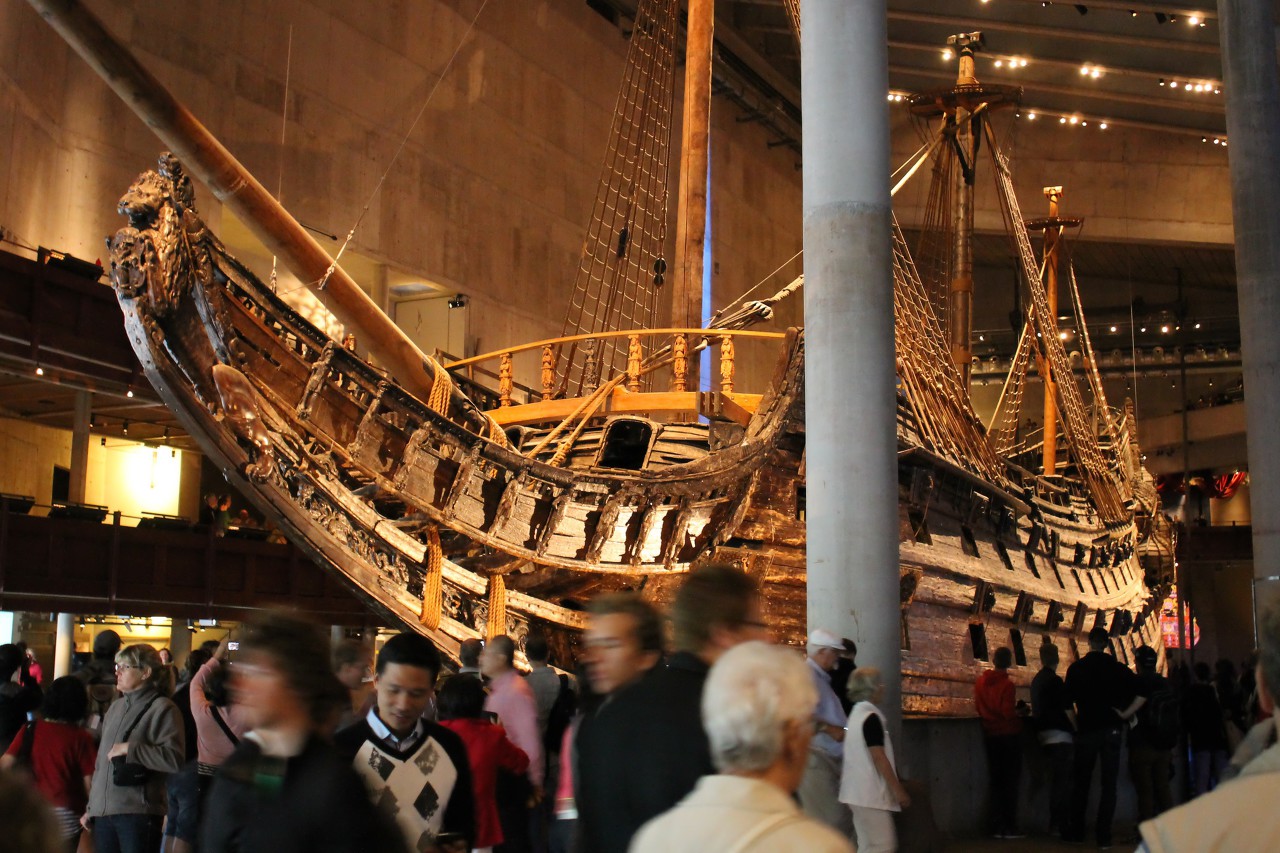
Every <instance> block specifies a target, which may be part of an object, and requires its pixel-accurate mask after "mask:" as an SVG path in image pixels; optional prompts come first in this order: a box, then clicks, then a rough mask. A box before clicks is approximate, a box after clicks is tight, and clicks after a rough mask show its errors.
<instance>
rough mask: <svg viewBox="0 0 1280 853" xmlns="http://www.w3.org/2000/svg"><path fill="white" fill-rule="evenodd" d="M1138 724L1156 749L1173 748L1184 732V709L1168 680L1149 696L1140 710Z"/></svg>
mask: <svg viewBox="0 0 1280 853" xmlns="http://www.w3.org/2000/svg"><path fill="white" fill-rule="evenodd" d="M1138 724H1139V725H1140V726H1142V733H1143V735H1144V736H1145V737H1146V739H1147V742H1148V743H1149V744H1151V745H1152V746H1154V747H1155V748H1156V749H1172V748H1173V747H1175V746H1177V745H1178V735H1179V734H1181V732H1182V710H1181V708H1180V706H1179V702H1178V697H1177V696H1176V695H1174V692H1173V688H1172V687H1170V686H1169V683H1168V682H1167V681H1166V682H1164V683H1163V684H1161V685H1160V687H1159V688H1157V689H1156V691H1155V692H1154V693H1152V694H1151V695H1150V696H1148V697H1147V701H1146V702H1145V703H1143V705H1142V708H1141V709H1139V711H1138Z"/></svg>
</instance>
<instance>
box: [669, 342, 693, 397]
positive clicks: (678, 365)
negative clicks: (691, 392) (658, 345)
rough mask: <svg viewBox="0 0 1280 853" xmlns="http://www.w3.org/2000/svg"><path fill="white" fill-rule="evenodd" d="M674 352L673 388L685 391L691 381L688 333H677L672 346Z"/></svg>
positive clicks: (672, 365) (672, 367)
mask: <svg viewBox="0 0 1280 853" xmlns="http://www.w3.org/2000/svg"><path fill="white" fill-rule="evenodd" d="M671 351H672V353H673V356H672V359H673V360H672V362H671V390H672V391H684V390H685V386H686V384H687V383H688V381H689V338H688V336H686V335H676V339H675V342H674V343H673V344H672V346H671Z"/></svg>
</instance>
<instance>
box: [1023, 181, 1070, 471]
mask: <svg viewBox="0 0 1280 853" xmlns="http://www.w3.org/2000/svg"><path fill="white" fill-rule="evenodd" d="M1044 194H1045V197H1046V198H1048V199H1049V217H1048V218H1047V219H1033V220H1030V221H1028V222H1027V230H1028V231H1041V230H1042V231H1044V268H1045V282H1044V286H1045V298H1046V300H1047V301H1048V303H1049V313H1050V315H1051V316H1052V317H1053V319H1054V324H1053V328H1052V330H1051V331H1052V332H1053V334H1055V335H1056V334H1058V323H1057V319H1058V247H1059V245H1060V243H1061V238H1060V235H1061V232H1062V229H1064V228H1074V227H1076V226H1078V225H1080V223H1081V222H1083V221H1084V220H1082V219H1064V218H1062V217H1060V216H1059V215H1058V202H1060V201H1061V200H1062V187H1045V188H1044ZM1036 366H1037V369H1038V370H1039V371H1040V378H1041V380H1042V381H1043V384H1044V446H1043V451H1042V459H1043V464H1044V475H1045V476H1046V477H1052V476H1054V475H1055V474H1057V473H1058V404H1057V396H1058V389H1057V377H1055V376H1054V375H1053V369H1052V368H1051V367H1050V366H1049V360H1048V359H1047V358H1045V357H1044V355H1043V353H1041V355H1039V356H1037V357H1036ZM1067 381H1073V380H1072V379H1071V378H1070V377H1067Z"/></svg>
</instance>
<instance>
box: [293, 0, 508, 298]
mask: <svg viewBox="0 0 1280 853" xmlns="http://www.w3.org/2000/svg"><path fill="white" fill-rule="evenodd" d="M488 5H489V0H482V2H481V3H480V8H478V9H476V13H475V14H474V15H472V16H471V23H469V24H467V28H466V29H465V30H464V31H463V33H462V37H461V38H459V39H458V45H457V47H455V48H454V49H453V55H452V56H450V57H449V61H448V62H446V63H445V65H444V70H443V71H441V72H440V76H439V77H437V78H436V82H435V83H434V84H432V86H431V90H430V91H429V92H427V97H426V98H424V99H423V101H422V106H421V107H419V108H418V114H417V115H416V116H414V117H413V122H412V123H410V125H409V129H408V130H406V131H405V132H404V135H403V136H401V137H400V145H399V146H398V147H397V148H396V150H395V153H394V154H392V155H391V159H390V160H388V161H387V167H386V168H385V169H384V170H383V171H382V177H380V178H378V183H377V184H376V185H375V186H374V188H373V192H371V193H369V198H368V200H367V201H366V202H365V203H364V207H362V208H360V212H359V213H358V214H357V215H356V221H355V223H354V224H353V225H352V226H351V230H350V231H348V232H347V236H346V239H344V240H343V241H342V245H341V246H339V247H338V252H337V254H335V255H334V256H333V262H332V263H330V264H329V268H328V269H327V270H325V273H324V275H323V276H321V278H320V282H319V285H318V286H317V290H320V291H323V290H324V289H325V286H326V285H327V284H328V283H329V277H330V276H331V275H333V271H334V270H336V269H337V268H338V261H340V260H341V259H342V255H343V253H344V252H346V251H347V246H349V245H350V244H351V241H352V240H354V239H355V236H356V231H357V230H359V228H360V223H362V222H364V218H365V216H366V215H368V213H369V208H370V207H372V206H373V201H374V199H376V198H377V197H378V193H380V192H382V185H383V184H385V183H386V182H387V178H388V177H389V176H390V175H391V170H392V169H393V168H394V167H395V165H396V161H397V160H399V159H400V155H401V154H402V153H404V148H405V146H406V145H408V144H409V139H410V137H412V136H413V131H414V129H415V128H417V126H418V122H420V121H422V117H423V116H424V115H426V112H427V107H428V106H429V105H430V104H431V99H432V98H434V97H435V94H436V90H437V89H439V88H440V84H441V83H442V82H444V78H445V77H446V76H448V74H449V70H450V69H451V68H453V63H454V62H455V61H457V59H458V56H459V54H461V53H462V46H463V45H464V44H466V43H467V38H468V37H469V36H470V35H471V31H472V30H473V29H475V26H476V21H478V20H480V15H481V13H482V12H484V8H485V6H488Z"/></svg>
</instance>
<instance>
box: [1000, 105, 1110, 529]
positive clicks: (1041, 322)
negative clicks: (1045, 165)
mask: <svg viewBox="0 0 1280 853" xmlns="http://www.w3.org/2000/svg"><path fill="white" fill-rule="evenodd" d="M985 129H986V133H987V141H988V146H987V147H988V150H989V151H990V152H991V159H992V162H993V163H994V165H995V175H996V188H997V191H998V195H999V197H1000V202H1001V210H1002V212H1003V213H1004V217H1005V224H1006V226H1007V227H1008V228H1009V229H1010V232H1011V233H1012V234H1013V235H1014V240H1015V243H1016V245H1017V249H1018V262H1019V265H1020V268H1021V272H1022V276H1023V278H1024V279H1025V281H1026V284H1027V287H1028V289H1029V292H1030V295H1031V305H1030V310H1029V312H1028V315H1029V317H1030V318H1031V321H1032V325H1033V327H1034V328H1035V331H1036V334H1037V335H1038V338H1037V340H1038V341H1039V342H1040V347H1041V350H1042V351H1043V352H1044V354H1045V356H1046V360H1047V361H1048V364H1049V369H1050V370H1051V371H1052V373H1053V375H1054V376H1061V377H1063V378H1064V381H1061V382H1058V383H1056V386H1057V403H1058V411H1059V413H1060V414H1061V415H1062V425H1063V433H1064V434H1065V436H1066V439H1067V444H1068V446H1069V448H1070V450H1071V453H1072V455H1073V457H1074V458H1075V460H1076V462H1077V463H1078V465H1079V469H1080V475H1081V479H1082V480H1083V482H1084V484H1085V486H1086V488H1088V490H1089V496H1090V497H1091V498H1092V500H1093V503H1094V505H1095V506H1096V507H1097V508H1098V512H1099V514H1100V515H1101V516H1102V518H1103V519H1105V520H1106V521H1107V522H1112V523H1120V522H1123V521H1126V520H1130V519H1131V518H1132V515H1131V514H1130V513H1128V512H1127V511H1126V509H1125V506H1124V499H1123V497H1122V496H1121V493H1120V489H1119V488H1118V486H1117V484H1116V481H1115V476H1114V474H1113V473H1112V472H1111V470H1110V466H1108V465H1107V462H1106V459H1105V458H1104V456H1103V454H1102V451H1101V449H1100V448H1099V447H1098V439H1097V434H1096V432H1095V430H1094V429H1093V428H1092V426H1091V425H1090V423H1089V419H1088V416H1087V415H1086V413H1085V409H1084V403H1083V402H1082V400H1081V397H1080V389H1079V388H1078V387H1077V386H1076V383H1075V382H1074V381H1071V380H1070V377H1071V376H1072V371H1071V360H1070V359H1069V358H1068V356H1067V352H1066V349H1065V348H1064V347H1063V345H1062V341H1061V340H1060V339H1059V338H1058V335H1057V321H1056V318H1055V317H1054V316H1053V312H1052V311H1050V310H1049V300H1048V296H1047V294H1046V292H1045V287H1044V281H1043V280H1042V279H1041V278H1040V275H1039V273H1038V269H1037V265H1036V261H1035V253H1034V251H1033V250H1032V248H1031V239H1030V237H1029V236H1028V235H1027V227H1026V223H1025V222H1024V221H1023V218H1022V212H1021V210H1020V209H1019V207H1018V199H1017V197H1016V195H1015V194H1014V189H1013V178H1012V176H1011V174H1010V169H1009V160H1008V158H1007V157H1006V156H1005V155H1004V154H1002V153H1001V152H1000V149H999V146H998V145H997V142H996V138H995V133H994V131H992V129H991V125H990V124H986V125H985Z"/></svg>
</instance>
